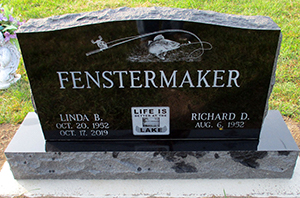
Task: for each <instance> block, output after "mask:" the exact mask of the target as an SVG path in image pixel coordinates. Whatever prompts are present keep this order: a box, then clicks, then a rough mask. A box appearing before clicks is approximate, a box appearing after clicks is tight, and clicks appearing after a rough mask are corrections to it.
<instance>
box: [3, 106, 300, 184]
mask: <svg viewBox="0 0 300 198" xmlns="http://www.w3.org/2000/svg"><path fill="white" fill-rule="evenodd" d="M298 153H299V149H298V147H297V145H296V143H295V141H294V140H293V138H292V136H291V134H290V132H289V130H288V129H287V127H286V125H285V123H284V121H283V119H282V117H281V115H280V113H279V112H278V111H269V113H268V115H267V117H266V119H265V122H264V124H263V128H262V132H261V137H260V143H259V145H258V149H257V151H180V152H179V151H178V152H176V151H163V152H158V151H153V152H125V151H122V152H103V151H102V152H46V151H45V141H44V138H43V134H42V130H41V127H40V124H39V121H38V118H37V115H36V114H35V113H29V114H28V115H27V117H26V118H25V120H24V122H23V124H22V125H21V127H20V129H19V130H18V132H17V133H16V135H15V137H14V138H13V140H12V141H11V143H10V145H9V146H8V148H7V150H6V151H5V154H6V157H7V160H8V162H9V164H10V167H11V170H12V172H13V175H14V177H15V178H16V179H137V178H139V179H177V178H180V179H188V178H214V179H217V178H291V177H292V175H293V170H294V166H295V163H296V160H297V157H298Z"/></svg>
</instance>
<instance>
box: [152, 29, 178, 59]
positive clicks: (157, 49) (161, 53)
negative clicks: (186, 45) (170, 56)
mask: <svg viewBox="0 0 300 198" xmlns="http://www.w3.org/2000/svg"><path fill="white" fill-rule="evenodd" d="M179 47H180V43H178V42H175V41H172V40H169V39H165V37H164V36H163V35H161V34H159V35H157V36H156V37H155V38H154V39H153V41H149V42H148V50H149V53H151V54H153V55H155V56H156V57H158V58H159V59H162V60H165V56H166V54H167V52H168V51H172V50H175V49H178V48H179Z"/></svg>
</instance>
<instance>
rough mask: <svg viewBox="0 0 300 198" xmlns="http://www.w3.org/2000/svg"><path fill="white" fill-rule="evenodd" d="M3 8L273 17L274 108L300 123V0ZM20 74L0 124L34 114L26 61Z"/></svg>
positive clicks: (137, 0)
mask: <svg viewBox="0 0 300 198" xmlns="http://www.w3.org/2000/svg"><path fill="white" fill-rule="evenodd" d="M1 3H2V4H3V5H7V6H8V7H9V8H14V16H18V15H21V18H23V19H25V20H28V19H30V18H43V17H49V16H53V15H61V14H66V13H79V12H89V11H95V10H101V9H105V8H117V7H124V6H126V7H152V6H157V7H158V6H161V7H176V8H189V9H199V10H211V11H216V12H221V13H228V14H237V15H264V16H269V17H271V18H272V19H273V20H274V21H275V22H276V23H277V24H278V25H279V27H280V28H281V30H282V34H283V41H282V44H281V50H280V57H279V60H278V65H277V79H276V85H275V87H274V89H273V93H272V95H271V99H270V109H276V110H279V111H280V112H281V113H282V114H283V115H285V116H288V117H291V118H292V119H293V120H295V121H297V122H300V64H299V59H300V58H299V47H300V0H272V1H271V0H265V1H262V0H253V1H246V0H234V1H231V0H227V1H226V0H215V1H210V0H206V1H197V0H186V1H175V0H168V1H167V0H161V1H158V0H149V1H142V0H131V1H124V0H123V1H115V0H111V1H107V0H75V1H73V0H59V1H58V0H53V1H48V0H1ZM18 73H20V74H21V75H22V78H21V80H20V81H18V83H16V84H15V85H13V86H11V87H10V88H9V89H8V90H4V91H0V124H2V123H12V124H16V123H21V122H22V121H23V119H24V117H25V116H26V114H27V113H28V112H29V111H33V108H32V104H31V100H30V95H31V94H30V87H29V82H28V79H27V76H26V71H25V68H24V64H23V62H22V61H21V64H20V66H19V70H18Z"/></svg>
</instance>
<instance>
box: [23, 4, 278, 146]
mask: <svg viewBox="0 0 300 198" xmlns="http://www.w3.org/2000/svg"><path fill="white" fill-rule="evenodd" d="M17 35H18V39H19V42H20V46H21V49H22V55H23V58H24V62H25V66H26V70H27V74H28V78H29V81H30V85H31V90H32V94H33V98H34V102H35V105H36V111H37V113H38V117H39V119H40V122H41V126H42V129H43V132H44V136H45V139H46V140H47V141H48V142H57V141H67V142H70V141H106V140H109V141H125V142H128V141H148V140H153V141H154V140H155V142H159V141H164V142H170V141H183V140H184V141H189V140H197V141H198V140H199V141H202V140H204V141H205V140H228V141H232V140H233V141H237V140H246V141H249V140H250V141H252V140H253V141H258V139H259V135H260V131H261V126H262V123H263V119H264V116H265V113H266V111H267V108H268V107H267V101H268V98H269V95H270V90H271V88H272V80H274V79H273V78H274V72H275V67H276V60H277V56H278V53H279V46H280V37H281V33H280V28H279V27H278V26H277V25H276V24H275V23H274V22H273V21H272V20H271V19H270V18H268V17H262V16H255V17H247V16H234V15H225V14H220V13H214V12H207V11H198V10H183V9H167V8H166V9H163V8H149V9H129V8H120V9H117V10H103V11H98V12H92V13H84V14H69V15H63V16H57V17H50V18H46V19H32V20H29V21H28V22H27V23H26V24H25V25H24V26H22V27H21V29H20V31H19V32H18V34H17ZM254 147H255V146H254Z"/></svg>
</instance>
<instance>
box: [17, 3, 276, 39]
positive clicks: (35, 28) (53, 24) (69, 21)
mask: <svg viewBox="0 0 300 198" xmlns="http://www.w3.org/2000/svg"><path fill="white" fill-rule="evenodd" d="M147 19H148V20H155V19H156V20H179V21H189V22H199V23H204V24H214V25H220V26H226V27H234V28H242V29H257V30H280V28H279V27H278V26H277V24H276V23H275V22H274V21H273V20H272V19H271V18H270V17H266V16H243V15H233V14H223V13H218V12H214V11H203V10H195V9H181V8H167V7H150V8H143V7H139V8H128V7H122V8H117V9H104V10H99V11H93V12H86V13H78V14H65V15H60V16H52V17H48V18H41V19H30V20H28V21H27V22H26V23H25V24H24V25H22V26H21V27H20V28H19V30H18V33H27V32H28V33H29V32H46V31H54V30H60V29H68V28H72V27H78V26H85V25H91V24H98V23H104V22H112V21H124V20H147Z"/></svg>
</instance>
